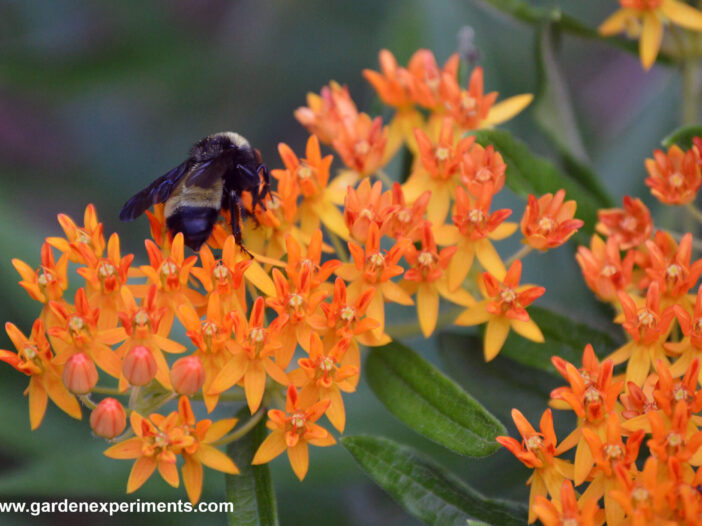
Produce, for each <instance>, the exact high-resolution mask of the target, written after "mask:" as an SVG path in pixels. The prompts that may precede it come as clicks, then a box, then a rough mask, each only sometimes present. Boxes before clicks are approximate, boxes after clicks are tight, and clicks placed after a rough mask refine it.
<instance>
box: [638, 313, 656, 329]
mask: <svg viewBox="0 0 702 526" xmlns="http://www.w3.org/2000/svg"><path fill="white" fill-rule="evenodd" d="M638 319H639V323H640V324H641V325H643V326H644V327H651V326H652V325H654V324H655V322H656V316H655V314H653V313H652V312H651V311H650V310H648V309H644V310H642V311H641V312H639V317H638Z"/></svg>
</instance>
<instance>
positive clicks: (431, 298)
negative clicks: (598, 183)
mask: <svg viewBox="0 0 702 526" xmlns="http://www.w3.org/2000/svg"><path fill="white" fill-rule="evenodd" d="M381 67H382V69H383V74H382V75H381V74H378V73H374V72H371V71H367V72H366V73H365V74H366V77H367V78H368V80H369V81H370V82H371V84H372V85H373V86H374V87H375V88H376V89H377V90H378V93H379V95H380V97H381V98H382V99H383V100H384V101H385V102H386V103H388V104H390V105H391V106H394V107H395V108H397V115H396V116H395V118H394V119H393V122H392V123H391V124H390V126H389V127H383V125H382V122H381V119H380V117H376V118H371V117H370V116H368V115H367V114H365V113H361V112H359V111H358V109H357V107H356V104H355V103H354V102H353V100H352V99H351V96H350V94H349V91H348V90H347V89H346V88H345V87H342V86H340V85H338V84H336V83H331V84H330V85H329V86H328V87H325V88H324V89H323V90H322V93H321V94H320V95H315V94H310V95H309V97H308V105H309V107H304V108H300V109H299V110H297V112H296V117H297V118H298V120H299V121H300V122H302V123H303V124H304V125H305V126H306V127H307V129H308V130H309V131H310V132H312V135H310V137H309V140H308V141H307V146H306V151H305V154H304V157H303V156H299V155H297V154H296V153H295V152H294V151H293V150H292V149H291V148H290V147H288V146H287V145H286V144H283V143H281V144H280V145H279V153H280V158H281V164H282V166H281V167H280V168H277V169H273V170H272V171H271V174H272V176H273V178H274V180H275V181H276V182H277V184H276V189H275V191H274V192H272V193H270V194H269V195H267V196H266V197H265V198H264V200H263V202H262V203H255V202H254V201H253V200H252V199H250V196H247V195H243V196H242V201H243V204H244V206H245V207H247V213H246V214H243V216H244V219H243V220H242V225H241V226H242V231H243V239H244V242H245V243H246V250H245V249H243V248H242V247H240V246H239V245H237V243H236V242H235V238H234V236H233V235H232V232H231V229H230V227H229V226H228V224H229V221H230V218H229V217H228V214H227V212H226V211H223V212H222V216H223V218H222V220H220V221H219V222H218V223H216V224H215V226H214V229H213V231H212V235H211V237H210V238H209V240H208V241H207V243H206V244H205V245H203V247H202V248H201V249H200V250H199V252H198V253H197V254H192V255H188V254H186V252H185V246H184V238H183V235H182V234H180V233H178V234H176V235H172V233H171V232H169V230H168V228H167V225H166V219H165V214H164V206H163V205H156V206H155V207H154V209H153V211H149V212H147V216H148V220H149V224H150V230H151V239H147V240H146V241H145V248H146V258H145V259H146V260H147V264H143V265H140V266H134V265H133V262H134V257H133V256H132V255H131V254H129V255H122V253H121V249H120V240H119V236H118V235H117V234H112V235H111V236H110V237H109V240H108V241H107V242H106V240H105V235H104V234H103V228H102V224H101V223H99V222H98V219H97V214H96V212H95V209H94V207H93V206H92V205H90V206H88V208H87V209H86V213H85V219H84V225H83V226H78V225H77V224H76V223H75V222H74V221H73V220H71V219H70V218H69V217H67V216H65V215H63V214H62V215H60V216H59V222H60V224H61V226H62V228H63V230H64V234H65V235H64V237H54V238H49V239H47V241H46V243H45V244H44V245H43V247H42V249H41V266H40V267H39V268H38V269H35V268H33V267H32V266H30V265H28V264H26V263H24V262H22V261H19V260H14V261H13V263H14V266H15V268H16V269H17V271H18V272H19V274H20V276H21V281H20V284H21V285H22V286H23V287H24V288H25V289H26V290H27V292H28V293H29V295H30V297H31V298H33V299H34V300H36V301H38V302H40V303H41V304H42V310H41V313H40V315H39V318H38V319H37V321H36V322H35V324H34V327H33V329H32V333H31V335H30V336H29V337H27V336H24V335H23V334H22V332H21V331H20V330H19V329H18V328H17V327H15V326H14V325H12V324H8V326H7V332H8V334H9V335H10V337H11V339H12V341H13V343H14V344H15V347H16V351H5V350H3V351H0V360H2V361H5V362H7V363H9V364H10V365H12V366H13V367H14V368H15V369H17V370H18V371H20V372H22V373H24V374H26V375H27V376H29V377H30V382H29V388H28V390H27V393H28V394H29V401H30V403H29V406H30V422H31V427H32V429H35V428H37V427H38V426H39V424H40V423H41V421H42V417H43V415H44V413H45V410H46V407H47V402H48V399H49V398H50V399H51V400H52V401H53V402H54V403H55V404H56V405H57V406H58V407H59V408H60V409H62V410H63V411H65V412H66V413H68V414H69V415H71V416H73V417H74V418H81V416H82V414H81V413H82V411H81V407H80V403H79V401H80V402H82V403H83V405H85V406H86V407H88V408H89V409H90V410H91V411H92V413H91V416H90V423H91V427H92V429H93V432H94V433H95V435H97V436H99V437H102V438H105V439H107V440H109V441H110V442H111V443H112V444H113V445H112V446H111V447H110V448H109V449H108V450H107V451H106V452H105V454H106V455H107V456H109V457H111V458H118V459H134V460H135V463H134V466H133V469H132V473H131V475H130V477H129V482H128V484H127V491H128V492H132V491H136V490H137V489H138V488H139V487H140V486H141V485H142V484H143V483H144V482H145V481H146V480H147V479H148V478H149V477H150V476H151V474H152V473H153V472H154V471H155V470H156V468H158V471H159V473H160V475H161V476H162V478H163V479H164V480H165V481H166V482H167V483H169V484H171V485H173V486H177V485H178V484H179V480H180V476H179V472H178V469H177V465H182V477H183V481H184V486H185V489H186V491H187V494H188V496H189V498H190V500H191V501H193V502H195V501H197V500H198V499H199V498H200V491H201V482H202V466H203V465H205V466H207V467H210V468H213V469H216V470H219V471H223V472H225V473H230V474H234V473H236V472H237V467H236V466H235V465H234V464H233V463H232V461H231V460H230V459H228V458H227V457H226V455H224V454H223V453H221V452H219V451H218V450H217V449H216V446H219V445H224V444H226V443H228V442H230V441H232V440H235V439H236V438H238V437H239V436H241V434H242V433H245V432H247V430H249V429H251V428H252V427H253V425H244V426H242V427H241V429H242V431H238V430H236V429H234V430H233V431H232V429H233V428H234V426H235V424H236V421H235V420H234V419H231V418H230V419H224V420H219V421H215V422H213V421H211V420H209V419H199V420H198V419H196V417H195V415H194V413H193V411H192V408H191V403H190V401H191V400H201V401H202V402H203V405H204V408H203V410H206V411H207V413H212V412H213V411H214V410H215V408H217V407H218V406H220V405H221V404H227V403H230V402H242V401H245V403H246V405H247V406H248V409H249V412H250V414H251V419H255V421H257V420H258V419H260V418H263V417H264V416H265V415H267V416H268V421H267V425H268V427H269V428H270V429H271V431H272V432H271V433H270V435H268V437H267V438H266V439H265V440H264V441H263V443H262V444H261V445H260V447H259V449H258V451H257V453H256V455H255V457H254V459H253V462H254V463H255V464H260V463H265V462H268V461H270V460H271V459H273V458H275V457H277V456H278V455H280V454H281V453H282V452H284V451H286V450H287V452H288V457H289V459H290V463H291V466H292V468H293V470H294V472H295V474H296V475H297V476H298V477H299V478H300V479H302V478H303V477H304V476H305V474H306V472H307V469H308V458H309V452H308V446H309V445H314V446H329V445H331V444H333V443H334V442H335V438H334V437H333V435H332V433H331V432H330V430H328V429H327V428H325V427H324V423H323V421H322V422H321V423H320V419H322V417H326V419H327V420H328V423H329V424H330V425H331V427H333V428H334V429H335V430H336V431H338V432H339V433H343V431H344V429H345V426H346V410H345V406H344V399H343V397H344V395H346V394H348V393H352V392H354V391H355V390H356V386H357V384H358V381H359V375H360V369H361V346H362V345H365V346H378V345H383V344H385V343H387V342H389V341H390V335H391V334H392V331H391V330H390V329H389V328H388V324H386V316H385V304H386V303H387V302H392V303H397V304H400V305H404V306H414V305H416V310H417V319H418V324H417V325H418V329H419V331H418V332H420V333H422V334H424V335H425V336H426V337H429V336H430V335H431V334H432V333H433V332H434V331H435V330H436V328H437V326H438V325H439V323H440V322H439V308H440V302H441V299H442V298H443V299H444V300H446V301H448V302H451V303H453V304H455V305H457V306H458V310H457V311H456V312H455V313H453V314H452V315H451V316H450V317H447V322H444V323H451V322H452V321H454V319H455V322H456V323H457V324H460V325H476V324H480V323H487V334H486V338H485V357H486V359H488V360H490V359H492V358H494V356H495V355H496V354H497V353H498V352H499V351H500V348H501V347H502V344H503V343H504V341H505V338H506V337H507V334H508V332H509V330H510V328H511V329H514V331H515V332H517V333H518V334H520V335H522V336H524V337H526V338H529V339H531V340H534V341H543V335H542V334H541V331H540V330H539V328H538V327H537V326H536V324H534V322H533V321H532V320H531V319H530V317H529V314H528V313H527V311H526V307H528V306H529V305H530V304H531V303H532V302H533V301H534V300H535V299H537V298H538V297H540V296H541V295H542V294H543V293H544V289H543V287H538V286H525V285H520V279H521V272H522V263H521V261H520V259H521V257H522V256H523V255H524V254H525V253H526V252H528V251H529V250H531V249H536V250H539V251H546V250H550V249H553V248H555V247H558V246H560V245H562V244H563V243H565V242H566V241H567V240H568V239H569V238H570V237H571V236H572V235H573V234H574V233H575V231H576V230H577V229H578V228H579V227H580V226H582V221H580V220H578V219H575V218H574V215H575V213H576V205H575V202H574V201H567V200H566V199H565V192H564V191H563V190H560V191H557V192H556V193H555V194H546V195H544V196H540V197H536V196H530V198H529V200H528V203H527V206H526V210H525V212H524V214H523V218H522V221H521V225H518V224H517V223H510V222H506V219H507V218H508V217H509V216H510V215H511V214H512V210H510V209H502V210H497V211H491V209H490V207H491V203H492V200H493V198H494V196H495V195H496V194H497V193H498V192H500V191H501V190H502V189H503V187H504V186H505V171H506V165H505V163H504V160H503V158H502V156H501V155H500V153H499V152H498V151H496V150H495V149H494V148H493V147H492V146H487V147H483V146H481V145H479V144H476V143H475V142H474V138H473V137H461V134H462V133H463V132H464V131H467V130H473V129H477V128H479V127H482V126H487V125H494V124H496V123H499V122H501V121H502V120H506V119H507V118H509V117H511V116H513V115H514V114H516V113H518V112H519V111H520V110H521V109H523V108H524V107H525V106H526V105H527V104H528V103H529V101H530V100H531V96H530V95H525V96H520V97H517V98H516V99H513V100H508V101H504V102H503V103H501V104H495V101H496V99H497V94H496V93H488V94H484V93H483V71H482V69H481V68H476V69H475V70H474V71H473V72H472V74H471V76H470V80H469V82H468V88H467V89H465V90H464V89H461V88H460V87H459V83H458V58H457V56H453V57H451V58H450V59H449V61H448V62H447V64H446V66H444V68H443V69H439V68H438V66H437V65H436V61H435V59H434V57H433V55H432V54H431V53H430V52H429V51H426V50H420V51H418V52H417V53H416V54H415V55H414V56H413V57H412V59H411V61H410V64H409V66H408V67H407V68H402V67H399V66H398V65H397V63H396V62H395V59H394V58H393V57H392V55H391V54H390V53H389V52H388V51H383V52H381ZM418 107H421V108H423V109H425V110H429V115H428V116H427V117H426V118H425V117H424V116H422V114H420V113H419V112H418ZM403 143H404V144H405V146H407V148H408V150H409V151H410V152H413V153H414V155H415V161H414V162H413V163H412V166H413V169H412V172H411V174H410V176H409V179H408V180H407V182H406V183H405V184H404V185H401V184H399V183H398V182H395V183H392V182H391V181H389V180H388V177H387V175H386V174H385V173H383V172H382V168H383V167H384V166H385V165H386V164H387V163H388V162H389V160H390V159H391V158H392V156H393V154H394V153H395V152H397V151H398V147H399V146H400V145H402V144H403ZM322 145H331V147H332V148H333V149H334V151H335V152H336V153H337V154H338V156H339V158H340V159H341V161H342V163H343V165H344V168H342V169H341V170H340V171H339V173H338V174H336V176H335V177H334V178H332V177H331V167H332V163H333V155H332V154H327V155H323V153H322ZM373 176H377V177H378V178H379V180H376V181H374V182H373V181H372V177H373ZM384 183H385V184H386V186H385V187H384V186H383V185H384ZM520 226H521V232H522V234H523V236H524V237H523V243H524V245H525V249H522V250H521V251H520V255H519V257H516V258H512V261H510V262H509V265H505V263H504V262H503V260H502V257H501V256H500V255H499V253H498V252H497V250H496V249H495V247H494V246H493V242H494V241H498V240H502V239H505V238H507V237H509V236H510V235H512V234H513V233H514V232H515V231H517V230H518V229H519V228H520ZM322 229H324V231H326V236H325V235H324V233H323V230H322ZM55 251H58V252H59V254H56V252H55ZM251 255H253V257H250V256H251ZM69 262H72V263H73V264H74V265H75V267H76V268H75V269H73V268H72V269H71V272H69ZM474 263H475V264H474ZM508 266H509V268H507V267H508ZM73 270H75V276H71V279H72V280H75V279H76V277H77V279H82V280H83V281H82V282H81V283H79V288H78V291H77V292H76V294H75V296H74V297H73V298H68V297H66V295H65V292H66V290H67V289H68V283H69V274H72V273H73V272H72V271H73ZM478 291H479V292H480V293H481V294H482V296H483V297H484V299H483V300H481V301H476V300H475V299H474V294H475V293H477V292H478ZM456 316H458V317H457V319H456ZM449 318H450V319H449ZM177 325H180V326H182V327H183V328H184V329H185V335H186V336H187V338H188V340H189V341H188V342H187V345H186V344H184V343H183V342H177V341H175V340H174V339H173V337H174V336H173V334H174V330H177ZM283 392H285V400H284V399H283V396H282V393H283ZM103 395H109V396H107V397H104V398H103V399H102V400H98V399H97V398H99V397H101V396H103ZM176 398H177V399H178V400H179V401H178V409H177V411H171V412H167V411H166V405H167V404H168V403H169V402H171V401H173V400H174V399H176ZM255 421H252V424H253V423H255ZM128 423H129V424H130V425H131V429H127V424H128ZM179 457H180V458H181V460H178V458H179Z"/></svg>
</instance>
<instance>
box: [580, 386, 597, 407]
mask: <svg viewBox="0 0 702 526" xmlns="http://www.w3.org/2000/svg"><path fill="white" fill-rule="evenodd" d="M583 396H584V398H585V401H586V402H588V403H591V404H592V403H595V402H599V401H600V398H601V397H600V392H599V391H598V389H597V388H596V387H593V386H590V387H588V388H587V390H586V391H585V394H584V395H583Z"/></svg>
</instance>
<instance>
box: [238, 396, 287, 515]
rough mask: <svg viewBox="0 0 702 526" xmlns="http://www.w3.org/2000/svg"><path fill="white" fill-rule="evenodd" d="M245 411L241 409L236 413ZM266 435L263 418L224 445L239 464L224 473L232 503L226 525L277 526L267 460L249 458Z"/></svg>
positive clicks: (246, 409)
mask: <svg viewBox="0 0 702 526" xmlns="http://www.w3.org/2000/svg"><path fill="white" fill-rule="evenodd" d="M246 414H248V408H244V409H242V411H240V412H239V414H238V415H237V417H239V418H241V417H242V416H244V415H246ZM264 438H266V423H265V418H264V419H261V421H260V422H259V423H258V424H256V426H255V427H254V428H253V429H252V430H251V431H249V433H247V434H246V435H245V436H243V437H242V438H240V439H239V440H237V441H235V442H232V443H231V444H229V446H228V447H227V454H228V455H229V456H230V457H231V459H232V460H233V461H234V463H235V464H236V466H237V467H238V468H239V471H240V473H239V475H227V476H226V479H227V480H226V484H227V497H228V498H229V500H230V501H231V502H232V503H233V504H234V510H233V512H232V513H230V514H229V526H277V525H278V512H277V511H276V508H277V506H276V500H275V491H274V490H273V483H272V481H271V474H270V471H269V469H268V464H262V465H260V466H252V465H251V460H252V459H253V457H254V454H255V453H256V450H257V449H258V446H259V445H261V442H263V439H264Z"/></svg>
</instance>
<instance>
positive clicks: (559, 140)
mask: <svg viewBox="0 0 702 526" xmlns="http://www.w3.org/2000/svg"><path fill="white" fill-rule="evenodd" d="M553 29H554V26H553V24H551V23H549V24H543V25H542V26H541V27H540V28H539V30H538V31H537V33H536V64H537V75H538V86H539V87H538V90H537V92H536V99H535V101H534V104H533V105H532V108H533V109H532V115H533V116H534V121H535V122H536V124H538V125H539V127H540V128H541V130H542V131H543V132H544V134H545V135H546V137H547V138H548V139H549V140H550V141H551V143H552V144H553V145H554V146H555V147H556V150H557V151H558V154H559V155H560V157H561V161H562V162H563V167H564V169H565V170H566V172H567V173H568V174H569V175H570V176H572V177H573V178H574V179H576V180H578V181H580V182H581V183H582V184H583V185H585V186H586V187H587V188H589V189H590V190H591V191H592V192H593V194H595V195H596V196H597V197H598V198H599V199H600V200H601V201H602V202H603V203H607V204H608V205H609V206H613V203H612V198H611V197H610V196H609V195H608V193H607V191H606V190H605V189H604V187H603V186H602V185H601V184H600V181H599V179H598V177H597V175H596V174H595V172H594V171H593V170H592V168H591V167H590V166H589V160H588V155H587V152H586V150H585V145H584V144H583V141H582V138H581V136H580V130H579V127H578V122H577V118H576V116H575V111H574V109H573V103H572V100H571V96H570V90H569V88H568V84H567V82H566V80H565V78H564V77H563V74H562V72H561V68H560V65H559V64H558V58H557V56H556V49H555V47H556V46H555V40H556V36H557V35H556V34H555V33H554V30H553Z"/></svg>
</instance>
